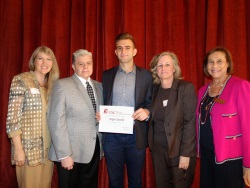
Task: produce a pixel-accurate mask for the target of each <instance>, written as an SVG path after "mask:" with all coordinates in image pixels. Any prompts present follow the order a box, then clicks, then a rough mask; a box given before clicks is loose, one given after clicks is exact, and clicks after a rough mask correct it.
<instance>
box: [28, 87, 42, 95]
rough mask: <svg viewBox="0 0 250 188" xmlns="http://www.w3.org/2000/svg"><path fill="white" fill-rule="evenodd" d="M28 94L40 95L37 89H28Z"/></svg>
mask: <svg viewBox="0 0 250 188" xmlns="http://www.w3.org/2000/svg"><path fill="white" fill-rule="evenodd" d="M30 92H31V93H32V94H40V91H39V89H37V88H30Z"/></svg>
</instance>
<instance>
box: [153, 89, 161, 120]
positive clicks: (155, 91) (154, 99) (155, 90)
mask: <svg viewBox="0 0 250 188" xmlns="http://www.w3.org/2000/svg"><path fill="white" fill-rule="evenodd" d="M159 88H160V84H159V85H154V88H153V96H152V106H153V111H152V117H153V118H154V116H155V110H156V109H155V103H156V98H157V96H158V94H159Z"/></svg>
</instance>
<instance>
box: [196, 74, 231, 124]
mask: <svg viewBox="0 0 250 188" xmlns="http://www.w3.org/2000/svg"><path fill="white" fill-rule="evenodd" d="M229 77H230V76H227V77H226V78H225V80H224V81H223V82H222V84H221V86H220V89H219V90H218V91H217V93H216V95H215V97H214V98H213V100H212V101H210V102H208V101H209V96H208V95H209V94H208V93H209V91H210V88H211V84H213V83H212V82H211V83H210V84H209V86H208V92H207V94H206V96H205V97H204V98H203V99H202V101H201V104H200V109H199V112H200V123H201V125H203V124H205V123H206V121H207V117H208V114H210V111H211V107H212V106H213V104H214V102H216V101H217V100H218V101H219V95H220V93H221V91H222V88H223V87H224V84H225V82H226V81H227V80H228V78H229ZM210 92H211V91H210ZM211 93H215V92H211ZM205 99H207V104H206V106H205V111H206V114H205V118H204V121H202V115H201V108H202V105H203V103H204V101H205Z"/></svg>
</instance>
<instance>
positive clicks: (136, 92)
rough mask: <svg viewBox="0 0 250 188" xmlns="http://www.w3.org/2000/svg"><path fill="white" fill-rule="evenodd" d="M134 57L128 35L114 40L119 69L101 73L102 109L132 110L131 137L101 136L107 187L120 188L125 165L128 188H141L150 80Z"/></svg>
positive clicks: (150, 77) (146, 72)
mask: <svg viewBox="0 0 250 188" xmlns="http://www.w3.org/2000/svg"><path fill="white" fill-rule="evenodd" d="M136 53H137V49H136V47H135V42H134V39H133V37H132V35H130V34H129V33H121V34H119V35H118V36H117V37H116V49H115V54H116V56H117V58H118V60H119V66H117V67H114V68H112V69H109V70H106V71H104V72H103V80H102V81H103V97H104V105H113V106H130V107H134V109H135V112H134V114H133V118H134V120H135V121H134V129H133V134H118V133H105V134H103V144H104V154H105V158H106V163H107V168H108V175H109V184H110V185H109V187H110V188H113V187H123V177H124V164H126V168H127V172H128V173H127V175H128V184H129V187H134V188H135V187H142V170H143V166H144V161H145V151H146V147H147V145H148V141H147V136H148V123H147V121H145V120H147V119H148V118H149V116H150V112H149V110H148V108H149V105H150V104H151V90H152V76H151V73H150V72H149V71H147V70H146V69H143V68H140V67H138V66H136V65H135V63H134V60H133V58H134V56H135V55H136Z"/></svg>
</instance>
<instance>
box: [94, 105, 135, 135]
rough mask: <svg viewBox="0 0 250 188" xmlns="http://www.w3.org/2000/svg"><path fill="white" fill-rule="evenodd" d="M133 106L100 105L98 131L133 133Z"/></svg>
mask: <svg viewBox="0 0 250 188" xmlns="http://www.w3.org/2000/svg"><path fill="white" fill-rule="evenodd" d="M133 113H134V107H126V106H104V105H101V106H100V116H101V119H100V121H99V132H109V133H123V134H133V127H134V119H133V117H132V115H133Z"/></svg>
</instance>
